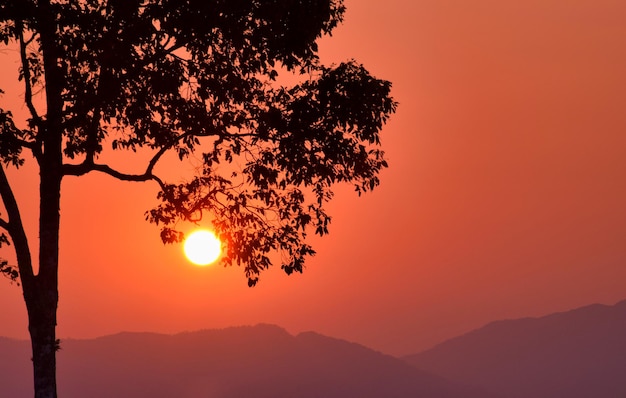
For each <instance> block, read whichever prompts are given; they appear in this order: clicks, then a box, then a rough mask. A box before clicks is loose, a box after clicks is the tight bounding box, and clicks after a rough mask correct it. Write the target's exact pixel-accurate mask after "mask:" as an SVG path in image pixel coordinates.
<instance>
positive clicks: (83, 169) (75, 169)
mask: <svg viewBox="0 0 626 398" xmlns="http://www.w3.org/2000/svg"><path fill="white" fill-rule="evenodd" d="M92 171H97V172H100V173H104V174H108V175H110V176H111V177H113V178H116V179H118V180H121V181H133V182H146V181H156V182H157V183H158V184H159V185H160V186H161V189H164V188H165V183H164V182H163V180H161V178H159V177H158V176H156V175H155V174H153V173H152V171H146V172H145V173H143V174H129V173H122V172H121V171H118V170H115V169H114V168H112V167H111V166H109V165H106V164H97V163H91V162H83V163H81V164H64V165H63V175H67V176H82V175H85V174H87V173H90V172H92Z"/></svg>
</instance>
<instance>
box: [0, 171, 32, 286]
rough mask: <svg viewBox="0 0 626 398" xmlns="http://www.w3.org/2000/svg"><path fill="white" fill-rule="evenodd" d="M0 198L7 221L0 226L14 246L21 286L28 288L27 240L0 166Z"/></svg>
mask: <svg viewBox="0 0 626 398" xmlns="http://www.w3.org/2000/svg"><path fill="white" fill-rule="evenodd" d="M0 197H1V198H2V202H3V203H4V208H5V209H6V211H7V213H8V216H9V220H8V221H6V220H4V219H2V220H1V223H0V226H1V227H2V228H4V229H6V230H7V232H8V233H9V235H10V236H11V240H12V241H13V245H14V246H15V254H16V256H17V267H18V270H19V272H20V277H21V279H22V284H23V285H24V286H28V285H30V284H31V283H33V278H34V272H33V266H32V260H31V257H30V249H29V247H28V239H27V238H26V232H25V231H24V225H23V224H22V217H21V216H20V210H19V207H18V205H17V201H16V200H15V196H14V195H13V191H12V190H11V186H10V184H9V180H8V179H7V176H6V173H5V171H4V167H1V166H0Z"/></svg>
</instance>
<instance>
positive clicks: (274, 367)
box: [0, 325, 486, 398]
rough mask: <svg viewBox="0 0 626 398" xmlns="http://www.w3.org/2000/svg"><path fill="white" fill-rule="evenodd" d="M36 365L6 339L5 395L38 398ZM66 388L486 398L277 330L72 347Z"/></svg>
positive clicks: (228, 397)
mask: <svg viewBox="0 0 626 398" xmlns="http://www.w3.org/2000/svg"><path fill="white" fill-rule="evenodd" d="M27 358H29V354H28V344H27V343H26V342H18V341H14V340H8V339H2V340H0V363H1V364H2V365H1V368H0V370H1V371H0V386H1V387H0V388H1V391H3V392H4V393H6V394H7V395H6V396H11V397H13V398H20V397H32V387H30V385H31V381H30V368H29V366H30V363H29V361H28V359H27ZM58 381H59V396H62V397H66V398H73V397H90V398H99V397H102V398H105V397H106V398H109V397H134V398H141V397H150V398H159V397H162V398H166V397H167V398H171V397H177V398H186V397H188V398H192V397H193V398H197V397H215V398H235V397H246V396H250V397H255V398H265V397H267V398H270V397H272V398H281V397H285V398H288V397H299V398H313V397H320V398H321V397H324V398H335V397H336V398H339V397H341V398H345V397H361V398H368V397H371V398H374V397H376V398H380V397H386V398H393V397H414V396H419V397H430V398H470V397H476V398H478V397H480V398H483V397H485V396H486V395H485V394H484V393H479V392H475V391H469V390H467V389H465V388H462V387H459V386H455V385H453V384H451V383H449V382H446V381H444V380H443V379H440V378H438V377H434V376H430V375H428V374H427V373H425V372H422V371H418V370H416V369H415V368H413V367H412V366H410V365H408V364H406V363H405V362H404V361H402V360H399V359H396V358H393V357H391V356H387V355H383V354H381V353H378V352H375V351H372V350H370V349H368V348H366V347H363V346H360V345H357V344H353V343H349V342H346V341H343V340H337V339H333V338H329V337H325V336H322V335H319V334H316V333H312V332H308V333H302V334H299V335H297V336H292V335H290V334H289V333H287V332H286V331H285V330H283V329H281V328H279V327H276V326H270V325H258V326H254V327H238V328H228V329H223V330H205V331H199V332H190V333H181V334H177V335H173V336H170V335H161V334H150V333H121V334H117V335H112V336H106V337H101V338H98V339H93V340H67V341H64V342H63V343H62V350H61V351H60V352H59V355H58ZM2 396H5V395H2Z"/></svg>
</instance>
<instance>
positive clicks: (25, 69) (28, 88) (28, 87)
mask: <svg viewBox="0 0 626 398" xmlns="http://www.w3.org/2000/svg"><path fill="white" fill-rule="evenodd" d="M17 28H18V35H19V39H20V56H21V61H22V73H23V74H24V86H25V93H24V100H25V101H26V106H27V107H28V110H29V111H30V114H31V116H32V117H33V119H35V121H36V122H37V125H39V124H40V123H41V117H40V116H39V113H38V112H37V109H36V108H35V105H34V104H33V88H32V82H31V76H30V66H29V65H28V56H27V55H26V46H27V45H28V43H30V42H31V41H32V40H33V37H34V35H33V37H31V38H30V39H29V40H28V42H26V41H24V26H23V24H22V21H19V22H18V27H17Z"/></svg>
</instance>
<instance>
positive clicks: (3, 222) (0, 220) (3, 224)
mask: <svg viewBox="0 0 626 398" xmlns="http://www.w3.org/2000/svg"><path fill="white" fill-rule="evenodd" d="M0 228H2V229H4V230H6V231H9V222H8V221H7V220H5V219H4V218H0Z"/></svg>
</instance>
